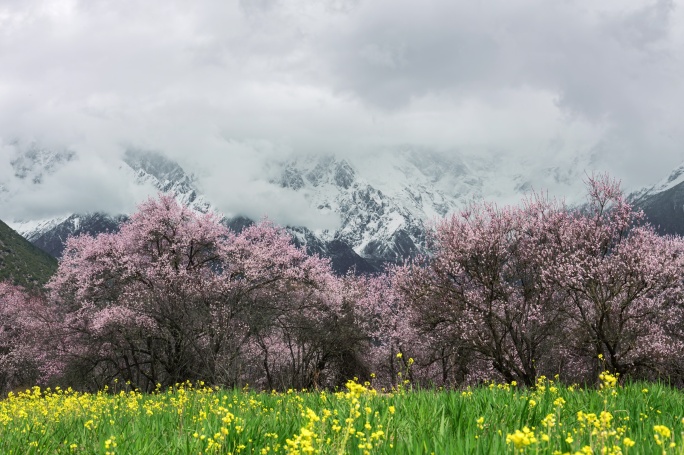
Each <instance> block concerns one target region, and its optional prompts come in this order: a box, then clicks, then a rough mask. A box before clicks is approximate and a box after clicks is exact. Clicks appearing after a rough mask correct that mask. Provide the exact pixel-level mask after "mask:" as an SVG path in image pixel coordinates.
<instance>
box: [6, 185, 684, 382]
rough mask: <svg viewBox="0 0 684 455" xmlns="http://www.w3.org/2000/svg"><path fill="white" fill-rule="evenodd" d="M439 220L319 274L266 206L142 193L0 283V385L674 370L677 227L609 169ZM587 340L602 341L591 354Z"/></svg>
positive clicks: (678, 343) (578, 376) (681, 322)
mask: <svg viewBox="0 0 684 455" xmlns="http://www.w3.org/2000/svg"><path fill="white" fill-rule="evenodd" d="M587 187H588V201H587V204H586V205H585V206H583V207H582V208H581V209H570V208H568V207H565V206H564V205H563V204H562V203H560V202H557V201H552V200H548V199H546V198H543V197H540V196H538V195H537V196H533V197H531V198H530V199H528V200H527V201H525V202H524V203H523V204H521V205H520V206H514V207H503V208H499V207H496V206H495V205H492V204H486V203H482V204H473V205H471V206H469V207H467V208H466V209H464V210H463V211H462V212H461V213H459V214H456V215H453V216H452V217H450V218H447V219H444V220H441V221H439V222H438V223H437V224H436V226H435V228H434V230H433V231H432V232H431V233H430V245H431V253H430V254H429V255H427V256H426V257H422V258H417V259H416V260H414V261H413V262H411V263H409V264H406V265H403V266H394V267H390V268H389V269H388V270H387V272H386V273H384V274H380V275H378V276H354V275H347V276H341V277H340V276H336V275H335V274H334V273H333V272H332V269H331V267H330V264H329V263H328V261H326V260H324V259H321V258H318V257H313V256H309V255H307V254H306V252H305V251H304V250H303V249H301V248H298V247H296V246H294V245H293V243H292V241H291V238H290V237H289V235H288V234H287V233H286V232H285V231H284V230H283V229H281V228H279V227H277V226H274V225H273V224H271V223H269V222H268V221H263V222H260V223H258V224H256V225H253V226H251V227H248V228H246V229H244V230H243V231H242V232H239V233H235V232H231V231H230V230H228V229H227V228H225V227H224V226H223V225H222V224H221V223H220V222H219V221H220V220H219V219H218V218H217V217H216V216H214V215H210V214H198V213H195V212H193V211H192V210H190V209H189V208H187V207H183V206H181V205H179V204H178V203H177V202H176V201H175V200H174V199H173V198H171V197H169V196H164V195H161V196H159V197H158V198H156V199H150V200H148V201H147V202H145V203H143V204H142V205H141V206H140V207H139V209H138V212H137V213H135V214H134V215H133V216H132V217H131V219H130V220H129V221H127V222H126V223H124V224H123V226H122V227H121V230H120V231H119V232H117V233H105V234H100V235H98V236H96V237H89V236H81V237H76V238H71V239H69V240H68V242H67V245H66V249H65V252H64V256H63V258H62V260H61V262H60V265H59V270H58V272H57V273H56V275H55V276H54V277H53V278H52V280H51V281H50V283H49V284H48V285H47V290H46V292H45V293H44V294H42V295H37V294H30V293H28V292H27V291H24V290H22V289H20V288H17V287H14V286H10V285H8V284H0V367H1V368H0V381H2V382H1V383H0V389H2V390H3V391H4V392H7V391H9V390H13V389H16V388H18V387H24V386H31V385H34V384H36V383H39V384H46V385H52V386H55V385H60V384H61V385H62V386H65V387H66V386H72V387H74V388H78V389H79V390H91V391H95V390H102V389H103V388H104V387H110V388H111V387H113V386H114V384H115V383H116V382H117V381H118V382H119V383H128V384H130V385H131V387H132V388H133V389H136V390H140V391H143V392H151V391H153V390H155V389H157V388H158V387H159V386H161V387H168V386H172V385H173V384H177V383H181V382H183V381H187V380H189V381H205V382H206V383H207V384H210V385H212V386H215V385H216V386H223V387H242V386H244V385H245V384H250V386H251V387H255V388H260V389H265V390H273V389H275V390H287V389H289V388H294V389H303V388H307V389H319V388H324V389H325V388H334V387H342V386H344V384H345V383H346V381H347V380H348V379H349V378H351V377H358V378H360V380H361V381H366V380H371V379H373V381H374V383H375V384H377V385H378V386H380V387H386V388H388V390H389V389H390V388H391V387H396V386H399V385H402V384H403V383H404V382H406V381H408V382H411V383H412V384H414V385H421V386H445V387H461V386H466V385H468V384H476V383H482V382H483V381H488V380H496V381H504V382H507V383H511V382H514V381H515V382H517V383H520V384H524V385H527V386H530V387H532V386H535V384H536V383H537V378H539V377H540V376H542V375H546V376H547V377H552V376H555V375H558V376H559V378H560V380H561V381H564V382H566V383H572V382H579V383H598V381H599V374H600V373H601V372H602V371H603V370H604V369H607V370H608V371H609V372H610V373H611V374H619V375H620V378H632V379H656V378H668V380H670V381H671V382H672V383H673V384H681V383H682V381H683V380H684V362H683V360H682V356H681V355H680V353H681V352H682V348H684V346H683V344H682V343H683V342H684V314H682V309H683V307H684V296H683V295H682V278H683V277H684V241H682V239H680V238H678V237H663V236H659V235H657V234H656V233H655V231H654V229H653V228H652V227H651V226H649V225H648V224H646V223H645V222H644V220H643V219H642V215H641V214H640V213H639V212H637V211H635V210H634V209H633V208H632V207H631V205H630V204H629V203H628V202H627V201H626V200H625V198H624V197H623V195H622V193H621V192H620V190H619V186H618V184H617V182H615V181H612V180H611V179H609V178H608V177H596V178H590V179H589V181H588V183H587ZM599 357H600V358H601V359H603V360H601V361H599V360H598V359H599Z"/></svg>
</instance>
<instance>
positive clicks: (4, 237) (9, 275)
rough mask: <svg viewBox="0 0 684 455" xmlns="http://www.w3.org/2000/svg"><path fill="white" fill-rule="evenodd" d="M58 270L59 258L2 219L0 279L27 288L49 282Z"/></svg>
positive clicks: (0, 230)
mask: <svg viewBox="0 0 684 455" xmlns="http://www.w3.org/2000/svg"><path fill="white" fill-rule="evenodd" d="M56 270H57V259H55V258H54V257H52V256H50V255H49V254H47V253H46V252H44V251H42V250H41V249H39V248H37V247H35V246H34V245H33V244H32V243H31V242H29V241H28V240H26V239H25V238H23V237H22V236H21V235H19V234H18V233H17V232H15V231H14V230H12V229H11V228H10V227H9V226H7V225H6V224H5V223H3V222H2V221H0V281H6V280H7V281H10V282H12V283H13V284H17V285H20V286H24V287H26V288H37V287H40V286H42V285H43V284H45V283H47V281H48V280H49V279H50V277H51V276H52V275H53V274H54V273H55V271H56Z"/></svg>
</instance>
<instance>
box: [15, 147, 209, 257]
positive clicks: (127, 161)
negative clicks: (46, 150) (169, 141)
mask: <svg viewBox="0 0 684 455" xmlns="http://www.w3.org/2000/svg"><path fill="white" fill-rule="evenodd" d="M47 156H49V155H48V154H43V153H39V154H26V155H24V156H21V159H20V160H15V161H16V162H17V163H18V164H17V167H18V168H19V169H20V170H22V173H21V174H19V173H17V174H16V175H17V177H19V178H32V179H33V182H34V183H35V184H40V183H41V181H40V180H39V179H38V180H36V179H35V178H34V176H42V175H45V174H46V173H50V172H54V170H56V169H57V168H58V167H59V166H61V165H64V164H66V162H68V161H69V160H70V159H72V158H74V154H71V155H69V159H67V160H65V159H54V158H53V159H46V157H47ZM15 161H13V163H14V162H15ZM116 171H117V172H122V173H123V174H124V175H125V176H126V177H127V178H128V179H129V180H131V181H132V182H134V183H135V184H137V185H140V186H143V187H147V188H149V191H148V192H149V193H151V194H154V192H156V191H162V192H165V193H171V194H173V195H174V197H175V198H176V199H177V200H178V201H179V202H181V203H183V204H186V205H189V206H190V207H192V208H193V209H194V210H196V211H198V212H202V213H206V212H207V211H209V210H211V206H210V205H209V203H208V202H207V201H206V200H205V199H204V198H203V197H202V196H201V195H198V193H197V189H196V188H195V187H194V181H193V179H192V177H190V176H189V175H187V174H186V173H185V171H184V170H183V169H182V168H181V167H180V166H179V165H178V164H177V163H175V162H173V161H171V160H169V159H167V158H166V157H164V156H163V155H161V154H159V153H154V152H143V151H135V150H133V151H128V152H126V154H125V155H124V158H123V161H122V162H121V165H120V166H119V168H118V169H117V170H116ZM125 219H126V214H109V213H101V212H95V213H68V214H64V215H62V216H58V217H53V218H47V219H40V220H19V221H17V220H14V221H12V220H10V221H11V222H10V223H9V224H10V225H11V226H12V228H13V229H14V230H16V231H17V232H19V233H20V234H21V235H23V236H24V237H25V238H26V239H28V240H29V241H31V242H32V243H34V244H35V245H36V246H38V247H39V248H41V249H43V250H44V251H47V252H48V253H50V254H52V255H53V256H56V257H59V256H61V254H62V251H63V249H64V242H65V241H66V239H67V238H68V237H69V236H71V235H79V234H90V235H95V234H98V233H100V232H105V231H115V230H117V229H118V226H119V224H120V223H121V222H122V221H124V220H125Z"/></svg>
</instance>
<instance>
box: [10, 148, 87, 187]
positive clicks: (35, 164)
mask: <svg viewBox="0 0 684 455" xmlns="http://www.w3.org/2000/svg"><path fill="white" fill-rule="evenodd" d="M75 157H76V153H75V152H72V151H69V150H64V151H58V152H55V151H52V150H48V149H44V148H39V147H37V146H36V145H33V144H32V145H31V146H29V147H27V148H26V149H23V150H21V149H18V150H17V151H16V154H15V156H14V158H12V159H11V160H10V166H12V169H13V170H14V175H15V177H17V178H19V179H23V180H30V181H31V182H33V183H35V184H40V183H41V182H42V181H43V178H44V177H45V176H46V175H49V174H52V173H54V172H55V171H56V170H57V169H59V168H60V167H62V166H63V165H64V164H66V163H67V162H69V161H71V160H72V159H74V158H75Z"/></svg>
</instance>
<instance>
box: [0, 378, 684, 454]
mask: <svg viewBox="0 0 684 455" xmlns="http://www.w3.org/2000/svg"><path fill="white" fill-rule="evenodd" d="M601 382H602V384H601V386H600V387H598V388H596V387H591V388H585V387H579V386H567V385H562V384H560V383H558V382H557V381H556V380H555V379H553V378H544V377H542V378H540V379H539V380H538V382H537V385H536V387H534V388H531V389H525V388H521V387H518V386H517V385H516V384H515V383H511V384H494V383H491V384H485V385H483V386H480V387H476V388H470V389H465V390H460V391H451V390H449V391H447V390H414V389H412V388H411V387H410V385H408V384H407V385H402V386H400V387H398V388H394V389H393V390H389V391H385V390H382V389H381V390H376V389H374V388H373V387H372V384H371V383H368V382H366V383H363V384H360V383H358V382H357V381H349V382H348V383H347V386H346V387H345V389H344V390H341V391H338V392H329V391H293V390H289V391H287V392H275V391H273V392H270V393H264V392H255V391H250V390H249V389H247V388H245V389H242V390H223V389H219V388H211V387H206V386H205V385H204V384H202V383H198V384H190V383H188V382H186V383H183V384H177V385H176V386H175V387H171V388H168V389H166V390H162V388H161V387H159V388H158V390H157V391H156V392H155V393H152V394H141V393H140V392H138V391H136V390H130V389H129V387H128V386H127V385H126V384H116V387H115V388H114V389H108V390H102V391H100V392H99V393H95V394H89V393H80V392H76V391H74V390H71V389H66V390H62V389H60V388H55V389H44V390H42V389H40V388H39V387H34V388H33V389H29V390H26V391H23V392H18V393H10V394H9V396H8V397H7V398H6V399H4V400H2V401H0V453H2V454H17V455H19V454H21V455H24V454H102V455H115V454H117V455H118V454H195V455H200V454H201V455H204V454H258V455H271V454H290V455H296V454H302V455H303V454H360V455H370V454H390V453H397V454H431V453H434V454H496V453H502V454H528V453H529V454H553V455H563V454H571V455H576V454H580V455H582V454H612V455H618V454H682V453H684V434H683V433H684V422H683V419H682V418H683V417H684V394H683V393H682V392H680V391H678V390H676V389H673V388H671V387H668V386H666V385H664V384H658V383H630V384H627V385H624V386H621V385H619V384H618V381H617V378H616V377H615V376H613V375H611V374H609V373H603V374H602V375H601Z"/></svg>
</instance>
